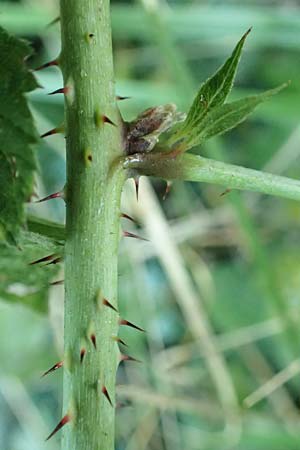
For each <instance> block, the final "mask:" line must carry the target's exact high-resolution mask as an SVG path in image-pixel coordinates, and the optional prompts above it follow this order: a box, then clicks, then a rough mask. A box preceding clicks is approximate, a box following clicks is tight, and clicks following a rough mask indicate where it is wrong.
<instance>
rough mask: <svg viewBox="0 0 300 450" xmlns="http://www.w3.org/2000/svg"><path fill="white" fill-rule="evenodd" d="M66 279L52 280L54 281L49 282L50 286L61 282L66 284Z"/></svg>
mask: <svg viewBox="0 0 300 450" xmlns="http://www.w3.org/2000/svg"><path fill="white" fill-rule="evenodd" d="M64 282H65V280H57V281H52V283H49V285H50V286H58V285H60V284H64Z"/></svg>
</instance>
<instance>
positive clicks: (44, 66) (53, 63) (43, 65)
mask: <svg viewBox="0 0 300 450" xmlns="http://www.w3.org/2000/svg"><path fill="white" fill-rule="evenodd" d="M50 66H58V60H57V59H53V60H52V61H49V62H47V63H46V64H42V65H41V66H39V67H37V68H36V69H34V70H35V71H36V72H37V71H38V70H43V69H46V68H47V67H50Z"/></svg>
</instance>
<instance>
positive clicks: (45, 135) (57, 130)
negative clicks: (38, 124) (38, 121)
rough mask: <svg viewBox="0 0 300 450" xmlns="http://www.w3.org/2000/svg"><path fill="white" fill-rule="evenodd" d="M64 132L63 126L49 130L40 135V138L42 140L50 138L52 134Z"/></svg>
mask: <svg viewBox="0 0 300 450" xmlns="http://www.w3.org/2000/svg"><path fill="white" fill-rule="evenodd" d="M64 131H65V127H64V126H63V125H61V126H59V127H56V128H52V130H49V131H47V132H46V133H44V134H41V136H40V138H41V139H43V138H45V137H47V136H52V135H53V134H59V133H63V132H64Z"/></svg>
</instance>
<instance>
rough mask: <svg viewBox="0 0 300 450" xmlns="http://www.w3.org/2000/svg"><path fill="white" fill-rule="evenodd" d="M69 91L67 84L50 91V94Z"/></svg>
mask: <svg viewBox="0 0 300 450" xmlns="http://www.w3.org/2000/svg"><path fill="white" fill-rule="evenodd" d="M68 92H69V87H68V86H65V87H62V88H60V89H56V91H52V92H49V94H48V95H56V94H64V95H65V94H67V93H68Z"/></svg>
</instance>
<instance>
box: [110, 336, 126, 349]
mask: <svg viewBox="0 0 300 450" xmlns="http://www.w3.org/2000/svg"><path fill="white" fill-rule="evenodd" d="M112 339H113V340H114V341H116V342H118V343H119V344H122V345H124V347H128V345H127V344H126V342H124V341H123V340H122V339H121V338H119V336H112Z"/></svg>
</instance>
